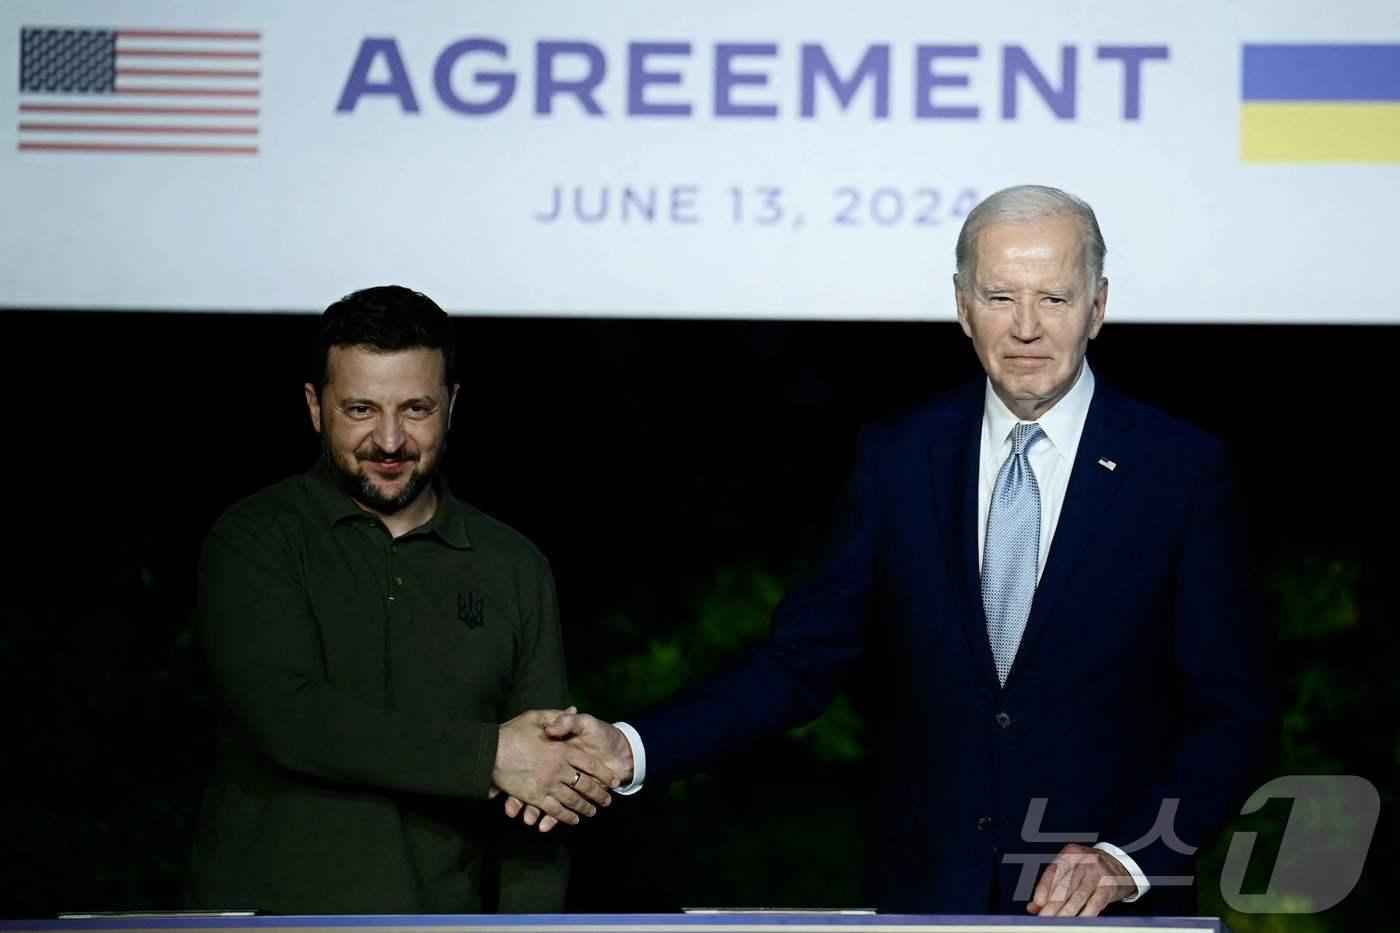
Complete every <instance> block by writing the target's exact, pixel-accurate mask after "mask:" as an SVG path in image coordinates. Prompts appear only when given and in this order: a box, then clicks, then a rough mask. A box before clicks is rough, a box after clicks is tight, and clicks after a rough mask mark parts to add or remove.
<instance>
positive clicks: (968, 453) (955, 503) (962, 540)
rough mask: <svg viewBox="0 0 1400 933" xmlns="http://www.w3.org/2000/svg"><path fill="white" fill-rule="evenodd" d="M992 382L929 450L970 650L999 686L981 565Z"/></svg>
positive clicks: (978, 388) (958, 411)
mask: <svg viewBox="0 0 1400 933" xmlns="http://www.w3.org/2000/svg"><path fill="white" fill-rule="evenodd" d="M985 391H986V380H985V379H979V380H977V381H976V382H975V383H974V384H973V385H971V386H969V387H968V388H967V389H966V390H964V391H963V392H961V393H959V395H958V397H957V399H956V401H955V404H954V405H953V406H952V407H951V408H950V409H949V410H948V411H947V412H945V413H944V415H943V423H944V427H945V429H946V430H945V433H943V434H942V435H941V436H939V437H937V438H935V439H934V441H933V443H932V444H931V445H930V447H929V469H930V473H931V476H932V483H933V502H934V512H935V515H934V525H935V527H937V528H939V529H940V530H941V532H942V535H943V552H944V554H946V555H947V556H948V564H949V566H948V570H949V572H950V573H951V575H952V580H953V590H954V592H955V594H956V596H957V598H958V602H959V603H960V608H961V611H960V612H959V613H958V616H959V619H960V624H961V626H962V629H963V634H964V636H965V637H966V639H967V646H968V650H969V651H970V652H971V653H972V657H973V660H974V663H975V665H976V666H977V668H978V669H979V670H980V671H981V672H982V674H983V676H984V677H986V678H987V680H988V682H989V683H990V684H991V685H992V687H994V688H999V686H1000V684H999V682H998V680H997V670H996V662H995V661H994V660H993V658H992V646H991V643H990V642H989V641H988V640H987V623H986V620H985V619H984V617H983V615H982V577H981V570H980V568H979V567H978V562H977V481H978V464H979V458H980V454H981V445H982V408H983V404H984V393H985Z"/></svg>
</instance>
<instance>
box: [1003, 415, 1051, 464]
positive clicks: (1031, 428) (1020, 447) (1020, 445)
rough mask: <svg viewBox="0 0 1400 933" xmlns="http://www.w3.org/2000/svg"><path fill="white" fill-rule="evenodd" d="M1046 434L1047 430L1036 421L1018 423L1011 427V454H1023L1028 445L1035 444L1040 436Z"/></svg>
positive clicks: (1015, 455)
mask: <svg viewBox="0 0 1400 933" xmlns="http://www.w3.org/2000/svg"><path fill="white" fill-rule="evenodd" d="M1044 436H1045V432H1044V431H1042V430H1041V428H1040V425H1038V424H1036V423H1035V422H1034V421H1032V422H1030V423H1020V424H1017V425H1016V426H1015V427H1014V428H1012V429H1011V455H1012V456H1013V457H1020V456H1023V455H1024V454H1025V452H1026V449H1027V448H1028V447H1030V446H1031V445H1032V444H1034V443H1035V442H1036V440H1037V439H1038V438H1041V437H1044Z"/></svg>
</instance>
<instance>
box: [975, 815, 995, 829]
mask: <svg viewBox="0 0 1400 933" xmlns="http://www.w3.org/2000/svg"><path fill="white" fill-rule="evenodd" d="M977 831H978V832H979V833H989V832H991V831H992V818H991V817H990V816H983V817H978V819H977Z"/></svg>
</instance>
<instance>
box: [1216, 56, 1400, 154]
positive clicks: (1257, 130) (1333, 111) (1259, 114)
mask: <svg viewBox="0 0 1400 933" xmlns="http://www.w3.org/2000/svg"><path fill="white" fill-rule="evenodd" d="M1242 96H1243V103H1242V104H1241V105H1240V158H1241V159H1243V160H1244V161H1245V162H1400V44H1396V45H1246V46H1245V47H1244V91H1243V95H1242Z"/></svg>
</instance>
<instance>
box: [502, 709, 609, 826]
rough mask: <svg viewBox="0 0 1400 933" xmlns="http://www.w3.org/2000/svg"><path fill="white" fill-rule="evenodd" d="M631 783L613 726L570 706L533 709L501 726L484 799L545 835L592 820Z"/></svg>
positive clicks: (512, 817)
mask: <svg viewBox="0 0 1400 933" xmlns="http://www.w3.org/2000/svg"><path fill="white" fill-rule="evenodd" d="M631 780H632V746H631V743H629V742H628V741H627V737H626V736H624V735H623V734H622V732H621V731H619V730H618V729H617V727H616V726H613V725H612V724H611V723H606V722H603V721H602V720H601V719H596V718H594V717H593V716H589V715H588V714H586V713H580V712H579V711H578V710H577V709H575V708H574V707H572V706H571V707H569V708H568V709H566V710H557V709H533V710H527V711H526V712H523V713H521V714H520V715H519V716H516V717H515V718H514V719H512V720H510V721H509V722H505V723H502V724H501V729H500V734H499V737H498V738H497V740H496V764H495V767H493V768H492V769H491V789H490V791H488V793H487V796H488V798H490V799H492V800H495V799H496V798H497V797H500V796H502V795H504V796H505V798H506V800H505V811H506V815H507V816H509V817H510V818H511V819H514V818H515V817H517V816H522V815H523V819H524V821H525V823H526V825H529V826H538V827H539V830H540V832H542V833H547V832H549V831H550V830H551V829H553V828H554V827H555V826H556V825H558V824H559V823H569V824H571V825H577V824H578V822H579V819H580V817H585V816H593V815H594V814H595V813H597V812H598V807H606V806H607V805H608V804H609V803H611V802H612V795H611V794H610V793H608V791H609V790H610V789H613V788H617V787H621V786H623V785H624V784H626V783H628V782H630V781H631Z"/></svg>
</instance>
